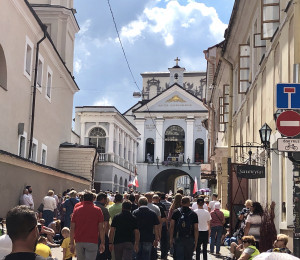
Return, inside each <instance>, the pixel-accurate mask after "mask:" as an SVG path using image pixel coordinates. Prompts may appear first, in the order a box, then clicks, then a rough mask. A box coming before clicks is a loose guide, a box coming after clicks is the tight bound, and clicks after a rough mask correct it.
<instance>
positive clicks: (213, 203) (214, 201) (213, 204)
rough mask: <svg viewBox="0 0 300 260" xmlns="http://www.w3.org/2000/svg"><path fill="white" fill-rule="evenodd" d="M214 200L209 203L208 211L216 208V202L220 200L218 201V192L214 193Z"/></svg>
mask: <svg viewBox="0 0 300 260" xmlns="http://www.w3.org/2000/svg"><path fill="white" fill-rule="evenodd" d="M212 199H213V200H212V201H210V202H209V204H208V211H209V212H211V211H212V210H214V209H215V203H216V202H219V201H218V194H217V193H214V194H213V195H212Z"/></svg>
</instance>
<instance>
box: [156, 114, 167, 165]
mask: <svg viewBox="0 0 300 260" xmlns="http://www.w3.org/2000/svg"><path fill="white" fill-rule="evenodd" d="M164 121H165V120H164V119H163V118H156V119H155V123H156V132H155V153H154V158H153V160H154V162H155V160H156V158H157V157H158V159H159V161H160V162H162V161H163V160H164V158H163V136H164V134H163V126H164Z"/></svg>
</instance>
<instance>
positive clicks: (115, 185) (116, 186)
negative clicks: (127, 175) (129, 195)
mask: <svg viewBox="0 0 300 260" xmlns="http://www.w3.org/2000/svg"><path fill="white" fill-rule="evenodd" d="M114 191H119V190H118V177H117V175H115V177H114Z"/></svg>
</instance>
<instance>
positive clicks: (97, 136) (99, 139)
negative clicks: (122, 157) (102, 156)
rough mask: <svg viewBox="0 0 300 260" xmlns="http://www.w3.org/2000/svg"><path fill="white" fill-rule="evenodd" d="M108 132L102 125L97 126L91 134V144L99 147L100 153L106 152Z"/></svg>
mask: <svg viewBox="0 0 300 260" xmlns="http://www.w3.org/2000/svg"><path fill="white" fill-rule="evenodd" d="M105 144H106V133H105V131H104V130H103V129H102V128H100V127H95V128H93V129H92V130H91V132H90V134H89V145H94V146H96V147H97V151H98V153H105Z"/></svg>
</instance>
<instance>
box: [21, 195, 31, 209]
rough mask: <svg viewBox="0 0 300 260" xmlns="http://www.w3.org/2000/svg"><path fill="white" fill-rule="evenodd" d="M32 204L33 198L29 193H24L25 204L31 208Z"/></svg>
mask: <svg viewBox="0 0 300 260" xmlns="http://www.w3.org/2000/svg"><path fill="white" fill-rule="evenodd" d="M30 204H32V202H31V199H30V197H29V195H27V194H23V204H22V205H25V206H28V207H29V208H32V205H31V206H30Z"/></svg>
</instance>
